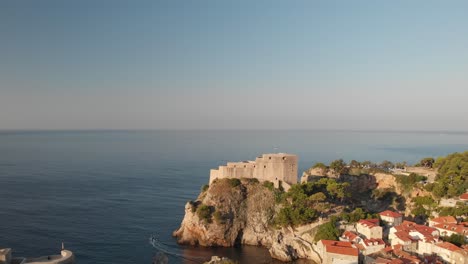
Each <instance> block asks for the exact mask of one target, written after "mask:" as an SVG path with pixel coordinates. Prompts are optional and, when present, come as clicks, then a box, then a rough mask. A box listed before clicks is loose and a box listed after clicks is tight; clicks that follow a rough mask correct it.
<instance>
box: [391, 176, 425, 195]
mask: <svg viewBox="0 0 468 264" xmlns="http://www.w3.org/2000/svg"><path fill="white" fill-rule="evenodd" d="M395 180H396V182H397V183H398V184H399V185H400V187H401V188H402V189H403V191H405V192H409V191H411V190H412V189H413V187H414V185H415V184H416V183H418V182H420V181H425V180H427V177H425V176H421V175H417V174H416V173H411V174H410V175H408V176H406V175H395Z"/></svg>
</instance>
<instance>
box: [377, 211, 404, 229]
mask: <svg viewBox="0 0 468 264" xmlns="http://www.w3.org/2000/svg"><path fill="white" fill-rule="evenodd" d="M379 215H380V219H382V222H384V224H385V225H386V226H388V227H392V226H398V225H400V224H401V223H402V222H403V216H402V215H401V214H399V213H397V212H393V211H390V210H386V211H383V212H381V213H379Z"/></svg>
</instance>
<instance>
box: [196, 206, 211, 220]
mask: <svg viewBox="0 0 468 264" xmlns="http://www.w3.org/2000/svg"><path fill="white" fill-rule="evenodd" d="M211 213H212V208H211V207H210V206H208V205H205V204H202V205H200V206H199V207H198V208H197V215H198V217H199V218H200V219H202V220H204V221H206V222H208V223H211Z"/></svg>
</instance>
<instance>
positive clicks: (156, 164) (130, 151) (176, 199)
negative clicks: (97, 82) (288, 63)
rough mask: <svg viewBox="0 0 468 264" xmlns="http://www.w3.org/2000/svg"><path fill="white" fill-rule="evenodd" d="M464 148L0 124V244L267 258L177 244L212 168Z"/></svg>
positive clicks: (401, 137) (267, 134)
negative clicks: (282, 156) (276, 158)
mask: <svg viewBox="0 0 468 264" xmlns="http://www.w3.org/2000/svg"><path fill="white" fill-rule="evenodd" d="M465 150H468V133H462V132H458V133H451V132H434V133H430V132H357V131H354V132H353V131H3V132H0V201H1V203H0V248H2V247H11V248H13V249H14V255H15V256H41V255H48V254H56V253H58V252H59V250H60V247H61V243H62V241H63V242H64V243H65V247H66V248H68V249H70V250H72V251H74V252H75V253H76V257H77V263H79V264H91V263H103V264H104V263H125V264H127V263H137V264H139V263H144V264H149V263H151V260H152V256H153V255H154V254H155V253H157V250H156V249H154V248H153V247H152V246H151V245H150V244H149V243H148V239H149V237H150V236H151V235H153V234H156V235H157V236H158V238H159V239H160V240H161V241H162V242H163V243H165V244H167V248H168V250H169V251H170V252H171V253H173V254H174V255H177V256H175V257H174V256H170V263H197V262H191V261H189V260H184V259H183V258H181V257H180V256H184V257H185V258H186V259H191V260H193V259H196V260H206V259H209V257H210V256H211V255H223V256H228V257H231V258H233V259H236V260H239V261H240V263H273V262H272V261H271V259H270V257H269V254H268V252H267V251H266V250H264V249H261V248H257V247H243V248H233V249H223V248H214V249H206V248H193V247H183V246H178V245H177V244H176V242H175V239H174V238H172V236H171V233H172V231H174V230H175V229H177V228H178V226H179V224H180V222H181V220H182V218H183V214H184V205H185V203H186V202H187V201H188V200H191V199H195V198H196V197H197V195H198V194H199V191H200V187H201V186H202V185H204V184H206V183H207V182H208V177H209V170H210V168H215V167H217V166H218V165H221V164H224V163H226V162H227V161H238V160H246V159H254V158H255V157H256V156H257V155H259V154H262V153H268V152H288V153H295V154H298V155H299V158H300V163H299V169H300V172H302V171H303V170H305V169H307V168H308V167H310V166H311V165H313V164H314V163H315V162H319V161H320V162H329V161H331V160H333V159H337V158H343V159H345V160H346V161H349V160H351V159H356V160H371V161H376V162H377V161H382V160H390V161H408V162H411V163H413V162H416V161H418V160H419V159H421V158H423V157H426V156H434V157H436V156H441V155H446V154H449V153H452V152H461V151H465Z"/></svg>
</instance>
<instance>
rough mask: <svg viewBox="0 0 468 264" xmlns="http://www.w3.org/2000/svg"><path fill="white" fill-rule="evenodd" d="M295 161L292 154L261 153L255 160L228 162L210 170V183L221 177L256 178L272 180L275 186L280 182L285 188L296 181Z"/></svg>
mask: <svg viewBox="0 0 468 264" xmlns="http://www.w3.org/2000/svg"><path fill="white" fill-rule="evenodd" d="M297 161H298V158H297V156H296V155H293V154H286V153H274V154H263V155H262V156H260V157H257V158H256V159H255V161H241V162H228V163H227V165H224V166H219V168H218V169H212V170H211V171H210V184H211V183H212V182H213V181H214V180H215V179H222V178H256V179H258V180H259V181H270V182H273V183H274V185H275V187H279V183H280V182H281V183H282V186H283V188H285V190H287V189H289V187H290V186H291V185H292V184H296V183H297Z"/></svg>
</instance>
